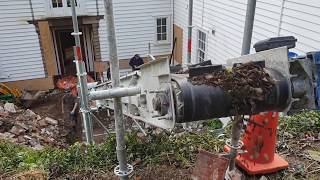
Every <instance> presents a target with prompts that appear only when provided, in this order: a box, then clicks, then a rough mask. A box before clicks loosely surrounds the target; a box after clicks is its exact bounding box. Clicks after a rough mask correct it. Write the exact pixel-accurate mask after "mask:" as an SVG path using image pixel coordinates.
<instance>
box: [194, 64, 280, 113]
mask: <svg viewBox="0 0 320 180" xmlns="http://www.w3.org/2000/svg"><path fill="white" fill-rule="evenodd" d="M190 81H191V82H192V84H195V85H202V84H205V85H210V86H217V87H221V88H222V89H223V91H224V92H225V93H226V94H228V95H229V96H230V97H231V99H232V106H233V109H235V110H236V111H240V112H241V111H242V107H246V106H248V105H250V107H251V111H252V112H253V111H254V109H255V107H256V103H257V102H258V101H263V100H265V99H266V98H267V96H268V95H269V93H270V92H271V90H272V87H273V86H274V83H273V80H272V79H271V78H270V76H269V74H268V73H267V72H266V71H265V69H264V68H263V67H262V66H260V65H258V64H255V63H245V64H238V65H236V66H235V67H233V68H232V69H231V71H229V70H221V71H217V72H213V73H209V74H203V75H199V76H195V77H192V78H190Z"/></svg>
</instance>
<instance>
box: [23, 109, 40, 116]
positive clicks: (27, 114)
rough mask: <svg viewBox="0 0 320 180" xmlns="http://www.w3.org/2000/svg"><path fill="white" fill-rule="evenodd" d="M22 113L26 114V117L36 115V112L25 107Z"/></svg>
mask: <svg viewBox="0 0 320 180" xmlns="http://www.w3.org/2000/svg"><path fill="white" fill-rule="evenodd" d="M24 115H25V116H27V117H33V118H34V117H37V114H36V113H34V112H33V111H32V110H30V109H27V110H26V111H25V112H24Z"/></svg>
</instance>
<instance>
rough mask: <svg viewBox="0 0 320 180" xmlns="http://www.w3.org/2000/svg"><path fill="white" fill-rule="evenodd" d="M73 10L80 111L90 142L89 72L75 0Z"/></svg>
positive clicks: (89, 142)
mask: <svg viewBox="0 0 320 180" xmlns="http://www.w3.org/2000/svg"><path fill="white" fill-rule="evenodd" d="M71 10H72V24H73V29H74V32H73V33H71V34H72V35H73V36H74V40H75V47H74V59H75V63H76V69H77V76H78V82H79V88H78V89H79V90H80V92H79V96H80V102H81V103H80V105H81V106H80V111H81V114H82V119H83V126H84V130H85V134H86V141H87V143H88V144H92V143H93V130H92V121H91V117H90V108H89V100H88V96H87V94H88V86H87V73H86V71H85V68H84V62H83V61H82V52H81V43H80V35H81V34H82V33H81V32H79V27H78V20H77V14H76V8H75V0H71Z"/></svg>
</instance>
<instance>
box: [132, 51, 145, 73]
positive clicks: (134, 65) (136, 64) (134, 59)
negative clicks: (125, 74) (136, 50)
mask: <svg viewBox="0 0 320 180" xmlns="http://www.w3.org/2000/svg"><path fill="white" fill-rule="evenodd" d="M142 64H144V62H143V59H142V58H141V57H140V55H139V54H136V55H134V56H133V57H132V58H131V59H130V61H129V65H130V66H131V68H132V71H136V70H140V68H139V66H141V65H142Z"/></svg>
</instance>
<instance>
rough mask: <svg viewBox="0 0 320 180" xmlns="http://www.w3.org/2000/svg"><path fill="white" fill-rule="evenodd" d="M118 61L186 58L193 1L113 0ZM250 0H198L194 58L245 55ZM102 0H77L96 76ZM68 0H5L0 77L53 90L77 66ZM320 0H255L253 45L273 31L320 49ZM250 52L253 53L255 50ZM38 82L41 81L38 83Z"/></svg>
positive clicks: (101, 56)
mask: <svg viewBox="0 0 320 180" xmlns="http://www.w3.org/2000/svg"><path fill="white" fill-rule="evenodd" d="M113 2H114V11H115V12H114V14H115V24H116V33H117V34H116V35H117V46H118V55H119V59H120V67H121V68H122V69H128V68H129V67H128V59H130V58H131V57H132V56H133V55H134V54H140V55H141V56H143V57H146V54H148V52H149V47H150V51H151V54H153V55H155V56H156V57H157V58H162V57H164V58H168V57H169V56H170V55H171V52H172V49H173V48H174V54H173V59H174V60H175V62H178V63H186V59H187V44H188V40H187V29H188V7H189V0H135V1H132V0H114V1H113ZM246 3H247V0H194V5H193V34H192V63H197V62H200V61H203V60H212V61H213V62H214V63H215V64H220V63H225V62H226V60H227V59H228V58H233V57H237V56H240V53H241V46H242V38H243V30H244V24H245V15H246V8H247V5H246ZM103 4H104V3H103V0H77V13H78V15H79V25H80V30H81V31H82V32H83V35H82V37H81V39H82V42H81V43H82V48H83V49H82V50H83V57H85V62H86V70H87V72H89V74H91V75H92V76H94V75H96V74H97V73H96V72H101V71H104V70H105V69H104V68H101V67H103V63H101V62H104V61H108V42H107V33H106V22H105V20H104V7H103ZM69 6H70V2H69V0H15V1H12V0H1V1H0V82H6V83H7V84H9V85H10V86H14V87H19V88H21V89H50V88H53V87H54V84H55V83H54V81H55V80H56V79H57V78H58V77H60V76H63V75H66V74H72V73H75V72H74V64H73V63H72V59H73V58H72V57H73V54H72V46H73V44H74V42H73V37H72V36H71V35H70V33H71V32H72V22H71V10H70V7H69ZM319 12H320V1H319V0H304V1H300V0H257V8H256V16H255V22H254V29H253V31H254V32H253V38H252V44H254V43H256V42H257V41H259V40H263V39H267V38H270V37H275V36H288V35H292V36H295V37H296V38H297V39H298V43H297V47H296V48H295V49H294V51H296V52H297V53H304V52H309V51H316V50H319V49H320V35H319V34H320V14H319ZM251 52H254V50H253V49H252V50H251ZM39 85H40V86H39Z"/></svg>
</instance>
